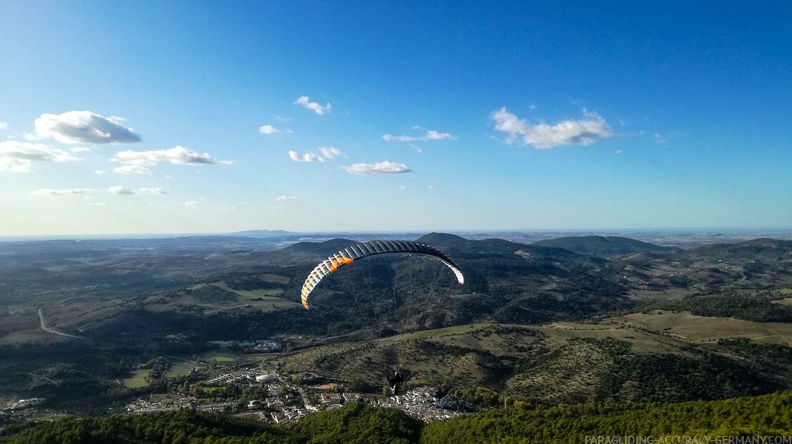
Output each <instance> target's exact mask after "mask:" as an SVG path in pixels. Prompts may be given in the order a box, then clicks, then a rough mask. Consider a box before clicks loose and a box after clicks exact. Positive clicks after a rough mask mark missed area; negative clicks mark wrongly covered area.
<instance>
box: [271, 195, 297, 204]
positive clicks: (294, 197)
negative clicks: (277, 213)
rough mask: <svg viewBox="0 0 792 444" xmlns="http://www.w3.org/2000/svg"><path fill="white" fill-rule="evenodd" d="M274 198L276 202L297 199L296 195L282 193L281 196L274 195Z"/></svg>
mask: <svg viewBox="0 0 792 444" xmlns="http://www.w3.org/2000/svg"><path fill="white" fill-rule="evenodd" d="M275 200H276V201H277V202H288V201H290V200H299V198H297V197H296V196H287V195H285V194H284V195H283V196H278V197H276V198H275Z"/></svg>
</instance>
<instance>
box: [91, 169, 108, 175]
mask: <svg viewBox="0 0 792 444" xmlns="http://www.w3.org/2000/svg"><path fill="white" fill-rule="evenodd" d="M94 173H96V174H98V175H100V176H104V175H105V174H107V171H104V170H94Z"/></svg>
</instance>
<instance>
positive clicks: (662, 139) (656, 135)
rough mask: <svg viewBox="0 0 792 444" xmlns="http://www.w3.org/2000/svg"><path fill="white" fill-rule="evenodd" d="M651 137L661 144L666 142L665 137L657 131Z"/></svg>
mask: <svg viewBox="0 0 792 444" xmlns="http://www.w3.org/2000/svg"><path fill="white" fill-rule="evenodd" d="M652 137H653V138H654V141H655V143H659V144H661V145H662V144H664V143H666V140H665V137H663V136H662V135H661V134H659V133H655V134H654V136H652Z"/></svg>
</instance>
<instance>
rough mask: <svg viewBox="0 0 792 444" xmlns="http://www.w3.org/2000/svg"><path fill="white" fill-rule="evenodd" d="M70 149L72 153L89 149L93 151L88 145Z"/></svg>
mask: <svg viewBox="0 0 792 444" xmlns="http://www.w3.org/2000/svg"><path fill="white" fill-rule="evenodd" d="M69 151H71V152H72V153H87V152H88V151H91V149H90V148H88V147H87V146H76V147H74V148H69Z"/></svg>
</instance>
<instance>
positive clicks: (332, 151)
mask: <svg viewBox="0 0 792 444" xmlns="http://www.w3.org/2000/svg"><path fill="white" fill-rule="evenodd" d="M319 151H320V152H321V153H322V156H324V157H325V158H326V159H335V158H336V157H338V156H340V155H342V154H344V153H342V152H341V150H339V149H338V148H333V147H332V146H320V147H319Z"/></svg>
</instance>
